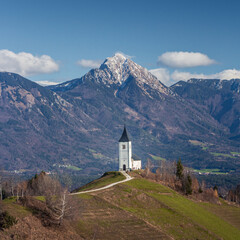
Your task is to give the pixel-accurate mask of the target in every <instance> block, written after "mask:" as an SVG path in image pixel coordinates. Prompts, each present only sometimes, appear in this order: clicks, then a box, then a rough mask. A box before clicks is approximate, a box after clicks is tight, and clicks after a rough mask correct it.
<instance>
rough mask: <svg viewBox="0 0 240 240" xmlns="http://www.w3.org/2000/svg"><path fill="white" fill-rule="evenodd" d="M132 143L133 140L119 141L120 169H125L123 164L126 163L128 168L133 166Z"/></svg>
mask: <svg viewBox="0 0 240 240" xmlns="http://www.w3.org/2000/svg"><path fill="white" fill-rule="evenodd" d="M131 158H132V145H131V142H119V170H120V171H122V170H123V165H124V164H125V165H126V170H130V169H131V168H132V161H131Z"/></svg>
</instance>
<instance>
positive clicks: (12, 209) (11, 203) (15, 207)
mask: <svg viewBox="0 0 240 240" xmlns="http://www.w3.org/2000/svg"><path fill="white" fill-rule="evenodd" d="M16 199H17V198H16V197H9V198H5V199H4V200H3V201H2V208H3V210H6V211H8V212H9V213H10V214H11V215H12V216H14V217H20V218H23V217H26V216H28V215H30V214H31V211H30V210H29V209H27V208H26V207H23V206H21V205H19V204H18V203H17V202H16Z"/></svg>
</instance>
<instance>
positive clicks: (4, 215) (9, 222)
mask: <svg viewBox="0 0 240 240" xmlns="http://www.w3.org/2000/svg"><path fill="white" fill-rule="evenodd" d="M16 223H17V219H16V218H15V217H13V216H11V215H9V213H8V212H7V211H4V212H1V213H0V230H3V229H6V228H10V227H11V226H13V225H14V224H16Z"/></svg>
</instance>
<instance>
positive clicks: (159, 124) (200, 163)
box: [0, 54, 239, 175]
mask: <svg viewBox="0 0 240 240" xmlns="http://www.w3.org/2000/svg"><path fill="white" fill-rule="evenodd" d="M0 84H1V86H0V130H1V131H0V134H1V135H2V137H1V138H0V141H1V142H0V151H1V165H2V167H3V168H4V169H6V170H15V169H17V170H19V169H22V170H23V171H26V170H32V171H36V170H43V169H44V170H54V169H55V168H56V167H60V168H64V169H72V170H75V171H79V172H78V174H79V175H81V174H82V175H84V174H87V175H89V174H90V175H91V174H98V173H102V172H103V171H105V170H111V169H116V168H117V157H118V153H117V144H118V139H119V137H120V135H121V132H122V128H123V124H124V123H126V125H127V128H128V132H129V133H130V135H131V138H132V140H133V153H134V154H136V155H138V156H140V157H141V158H142V160H143V163H145V162H146V160H147V158H151V159H152V160H157V161H159V160H158V159H163V158H165V159H169V160H176V159H178V158H179V157H181V158H182V160H183V162H184V163H185V164H186V165H188V166H191V167H194V168H198V169H199V168H219V169H223V170H226V169H231V170H233V171H235V170H237V169H238V168H239V157H238V156H236V157H234V161H229V160H232V158H231V156H230V157H229V158H228V157H226V156H225V159H224V161H219V155H216V156H215V155H213V154H212V152H213V153H219V152H223V151H227V152H239V151H238V149H239V146H238V145H237V143H236V141H235V142H234V141H231V140H229V136H230V135H229V134H230V132H231V129H230V130H229V128H228V126H227V125H223V123H222V122H220V121H219V120H218V119H217V118H214V116H213V115H211V113H210V112H209V110H208V108H205V107H202V106H200V105H199V104H197V103H195V102H193V101H189V100H188V99H185V98H184V97H181V96H180V94H177V93H176V92H177V91H176V92H175V89H174V88H168V87H166V86H164V85H163V84H162V83H161V82H160V81H159V80H157V78H156V77H154V76H153V75H152V74H151V73H150V72H148V71H147V69H145V68H143V67H141V66H139V65H138V64H136V63H135V62H133V61H132V60H131V59H127V58H126V57H125V56H123V55H122V54H115V55H114V56H113V57H110V58H107V59H106V60H105V61H104V62H103V64H102V65H101V66H100V68H97V69H92V70H91V71H89V72H88V73H87V74H86V75H84V76H83V77H81V78H78V79H74V80H71V81H68V82H65V83H62V84H59V85H56V86H50V87H48V88H44V87H41V86H39V85H37V84H36V83H33V82H31V81H29V80H27V79H25V78H23V77H21V76H19V75H17V74H12V73H1V74H0ZM173 90H174V91H173ZM196 142H197V143H202V144H206V146H207V148H208V149H209V151H206V146H205V145H204V146H205V147H204V149H203V148H202V147H200V146H196V144H193V143H196ZM157 161H156V162H155V164H158V163H157Z"/></svg>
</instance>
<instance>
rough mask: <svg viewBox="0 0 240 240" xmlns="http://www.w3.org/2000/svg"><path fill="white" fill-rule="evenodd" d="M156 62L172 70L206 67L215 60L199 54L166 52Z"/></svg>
mask: <svg viewBox="0 0 240 240" xmlns="http://www.w3.org/2000/svg"><path fill="white" fill-rule="evenodd" d="M158 62H159V63H161V64H163V65H165V66H168V67H173V68H174V67H176V68H184V67H197V66H207V65H211V64H214V63H216V61H215V60H213V59H210V58H209V57H208V56H207V55H205V54H203V53H199V52H166V53H163V54H162V55H161V56H159V57H158Z"/></svg>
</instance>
